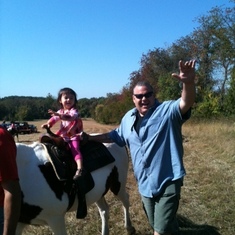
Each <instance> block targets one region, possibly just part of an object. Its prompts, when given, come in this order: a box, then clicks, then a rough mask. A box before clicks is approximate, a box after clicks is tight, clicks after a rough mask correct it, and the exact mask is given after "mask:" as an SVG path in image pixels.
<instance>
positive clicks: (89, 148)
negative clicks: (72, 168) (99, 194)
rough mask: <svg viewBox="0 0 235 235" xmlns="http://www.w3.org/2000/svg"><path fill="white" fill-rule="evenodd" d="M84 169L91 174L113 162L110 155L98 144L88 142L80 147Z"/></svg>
mask: <svg viewBox="0 0 235 235" xmlns="http://www.w3.org/2000/svg"><path fill="white" fill-rule="evenodd" d="M80 151H81V153H82V156H83V166H84V168H85V169H86V170H87V171H89V172H92V171H94V170H97V169H99V168H101V167H103V166H106V165H108V164H110V163H112V162H114V161H115V159H114V157H113V156H112V154H111V153H110V152H109V151H108V149H107V148H106V147H105V146H104V145H103V144H102V143H100V142H96V141H88V142H87V143H86V144H84V145H82V146H81V147H80Z"/></svg>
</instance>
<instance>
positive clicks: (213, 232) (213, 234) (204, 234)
mask: <svg viewBox="0 0 235 235" xmlns="http://www.w3.org/2000/svg"><path fill="white" fill-rule="evenodd" d="M177 219H178V223H179V227H180V235H221V234H220V233H219V232H218V228H216V227H214V226H211V225H208V224H201V225H198V224H195V223H193V222H192V221H191V220H189V219H187V218H185V217H184V216H182V215H179V214H178V215H177Z"/></svg>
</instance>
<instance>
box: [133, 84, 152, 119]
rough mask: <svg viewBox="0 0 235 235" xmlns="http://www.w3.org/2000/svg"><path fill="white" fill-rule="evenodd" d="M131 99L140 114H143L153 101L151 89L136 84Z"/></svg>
mask: <svg viewBox="0 0 235 235" xmlns="http://www.w3.org/2000/svg"><path fill="white" fill-rule="evenodd" d="M143 95H144V96H143ZM132 100H133V102H134V104H135V107H136V108H137V110H138V111H139V114H140V116H144V115H145V114H146V113H147V111H148V110H149V109H150V108H151V107H152V106H153V105H154V103H155V97H154V94H153V92H152V90H150V89H149V88H148V87H146V86H136V87H135V88H134V90H133V95H132Z"/></svg>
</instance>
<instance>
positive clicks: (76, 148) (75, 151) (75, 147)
mask: <svg viewBox="0 0 235 235" xmlns="http://www.w3.org/2000/svg"><path fill="white" fill-rule="evenodd" d="M68 144H69V147H70V149H71V152H72V155H73V157H74V160H75V161H77V160H79V159H82V154H81V152H80V140H79V138H72V139H71V140H70V141H69V142H68Z"/></svg>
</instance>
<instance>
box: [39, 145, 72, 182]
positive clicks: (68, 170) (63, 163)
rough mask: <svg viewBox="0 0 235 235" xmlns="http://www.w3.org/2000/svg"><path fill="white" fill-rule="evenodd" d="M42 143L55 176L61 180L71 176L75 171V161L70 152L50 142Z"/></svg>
mask: <svg viewBox="0 0 235 235" xmlns="http://www.w3.org/2000/svg"><path fill="white" fill-rule="evenodd" d="M42 145H43V147H44V149H45V150H46V151H47V153H48V155H47V158H48V160H49V161H50V163H51V164H52V167H53V169H54V171H55V174H56V176H57V178H58V179H59V180H61V181H65V180H67V179H70V178H72V177H73V175H74V173H75V171H76V163H75V161H74V160H73V159H72V156H71V154H70V153H69V152H67V151H64V150H61V149H59V148H58V147H57V146H55V145H53V144H50V143H43V144H42Z"/></svg>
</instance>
